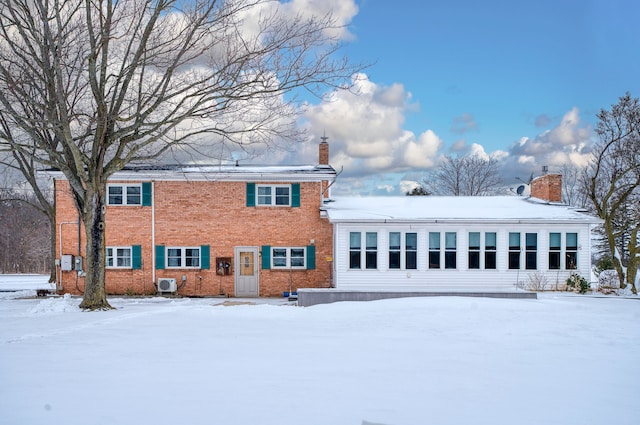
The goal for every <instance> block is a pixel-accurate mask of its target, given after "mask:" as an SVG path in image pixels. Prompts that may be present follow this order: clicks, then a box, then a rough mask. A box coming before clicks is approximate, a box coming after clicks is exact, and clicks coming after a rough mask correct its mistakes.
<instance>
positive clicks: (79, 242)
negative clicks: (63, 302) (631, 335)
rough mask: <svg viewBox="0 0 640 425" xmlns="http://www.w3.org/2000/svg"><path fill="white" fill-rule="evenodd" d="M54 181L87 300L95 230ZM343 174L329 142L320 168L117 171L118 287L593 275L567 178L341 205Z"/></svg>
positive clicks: (73, 267)
mask: <svg viewBox="0 0 640 425" xmlns="http://www.w3.org/2000/svg"><path fill="white" fill-rule="evenodd" d="M50 174H51V175H52V176H53V178H54V182H55V192H56V210H57V212H56V219H57V234H56V243H57V246H59V253H58V254H59V258H60V263H61V264H60V267H59V274H58V276H59V278H58V289H59V291H61V292H70V293H82V291H83V288H84V278H83V274H82V272H81V271H79V270H78V269H81V268H82V267H81V266H82V257H83V256H84V252H85V241H84V239H83V238H84V231H83V229H82V228H81V227H80V225H79V224H78V218H77V217H78V216H77V212H76V210H75V207H74V204H73V201H72V197H71V194H70V192H69V186H68V182H67V181H66V179H65V178H64V176H63V175H62V173H60V172H52V173H50ZM335 179H336V172H335V170H334V169H333V168H332V167H331V166H330V165H329V147H328V144H327V143H325V142H323V143H321V144H320V145H319V161H318V165H307V166H261V167H258V166H225V167H222V166H216V167H201V166H192V167H176V166H173V167H138V168H136V167H130V168H128V169H126V170H123V171H121V172H118V173H116V174H115V175H114V176H113V177H112V178H111V179H110V180H109V184H108V187H107V194H108V200H107V201H108V202H107V213H106V245H107V253H106V254H107V272H106V279H105V280H106V290H107V293H109V294H125V293H131V294H143V293H156V292H171V293H178V294H181V295H191V296H208V295H226V296H236V297H248V296H253V297H255V296H281V295H282V294H283V293H284V292H290V291H297V290H298V289H299V288H329V287H336V288H338V289H341V290H356V291H357V290H363V289H364V290H389V289H410V290H425V291H431V290H440V289H460V290H477V289H478V288H488V287H491V288H494V289H496V290H509V289H512V288H514V287H516V286H519V285H523V284H526V282H527V280H530V279H532V278H535V279H541V280H544V281H545V282H547V283H548V285H549V288H548V289H552V288H553V289H561V288H563V287H564V282H565V280H566V278H567V277H568V276H569V275H571V274H572V273H579V274H581V275H582V276H585V277H588V276H589V274H590V270H591V262H590V254H591V229H592V227H593V226H595V225H597V224H598V223H599V222H600V220H599V219H597V218H595V217H592V216H589V215H587V214H585V213H583V212H581V211H578V210H576V209H574V208H572V207H570V206H568V205H564V204H562V202H561V190H562V176H560V175H557V174H545V175H543V176H541V177H539V178H538V179H536V180H534V181H533V182H532V184H531V197H523V196H515V195H514V196H492V197H433V196H426V197H425V196H420V197H407V196H403V197H379V198H375V197H362V198H358V197H350V198H334V199H331V198H330V196H329V189H330V186H331V184H332V183H333V182H334V181H335ZM75 260H80V261H79V262H77V263H76V262H75Z"/></svg>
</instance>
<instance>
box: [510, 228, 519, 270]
mask: <svg viewBox="0 0 640 425" xmlns="http://www.w3.org/2000/svg"><path fill="white" fill-rule="evenodd" d="M508 263H509V270H520V233H519V232H509V261H508Z"/></svg>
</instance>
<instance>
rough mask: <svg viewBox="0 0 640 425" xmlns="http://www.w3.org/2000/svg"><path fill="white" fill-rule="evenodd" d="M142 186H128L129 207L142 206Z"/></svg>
mask: <svg viewBox="0 0 640 425" xmlns="http://www.w3.org/2000/svg"><path fill="white" fill-rule="evenodd" d="M140 199H141V198H140V186H127V205H140V204H141V201H140Z"/></svg>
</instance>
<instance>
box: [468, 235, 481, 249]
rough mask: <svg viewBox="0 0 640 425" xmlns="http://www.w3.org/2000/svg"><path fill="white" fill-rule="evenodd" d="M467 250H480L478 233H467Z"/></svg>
mask: <svg viewBox="0 0 640 425" xmlns="http://www.w3.org/2000/svg"><path fill="white" fill-rule="evenodd" d="M469 249H475V250H479V249H480V232H469Z"/></svg>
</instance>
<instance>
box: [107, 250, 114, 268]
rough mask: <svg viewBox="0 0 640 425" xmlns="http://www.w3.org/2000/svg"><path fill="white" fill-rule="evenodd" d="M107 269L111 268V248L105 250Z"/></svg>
mask: <svg viewBox="0 0 640 425" xmlns="http://www.w3.org/2000/svg"><path fill="white" fill-rule="evenodd" d="M106 266H107V267H113V248H107V263H106Z"/></svg>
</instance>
